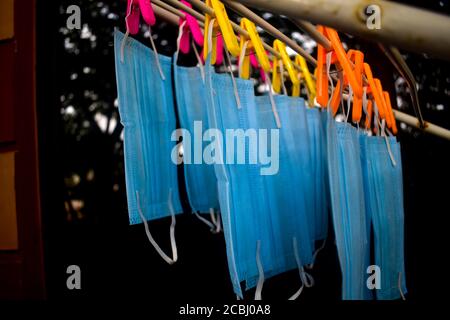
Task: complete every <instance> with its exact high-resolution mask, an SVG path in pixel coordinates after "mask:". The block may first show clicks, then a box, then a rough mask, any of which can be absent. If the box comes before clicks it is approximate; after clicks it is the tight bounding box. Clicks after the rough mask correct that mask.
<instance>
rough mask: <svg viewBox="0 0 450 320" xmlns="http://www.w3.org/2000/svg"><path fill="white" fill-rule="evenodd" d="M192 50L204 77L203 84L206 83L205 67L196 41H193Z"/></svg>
mask: <svg viewBox="0 0 450 320" xmlns="http://www.w3.org/2000/svg"><path fill="white" fill-rule="evenodd" d="M192 48H193V49H194V53H195V57H196V58H197V61H198V67H199V68H200V74H201V75H202V80H203V83H205V67H204V66H203V62H202V59H200V55H199V54H198V51H197V46H196V45H195V42H194V40H192Z"/></svg>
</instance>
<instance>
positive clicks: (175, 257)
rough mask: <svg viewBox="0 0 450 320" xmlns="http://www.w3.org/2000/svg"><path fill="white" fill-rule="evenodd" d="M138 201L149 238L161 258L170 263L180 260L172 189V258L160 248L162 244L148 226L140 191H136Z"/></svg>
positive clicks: (170, 202)
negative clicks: (156, 239) (141, 203)
mask: <svg viewBox="0 0 450 320" xmlns="http://www.w3.org/2000/svg"><path fill="white" fill-rule="evenodd" d="M136 201H137V205H138V212H139V215H140V217H141V219H142V222H143V223H144V227H145V233H146V234H147V238H148V240H149V241H150V243H151V244H152V245H153V247H154V248H155V250H156V252H158V254H159V255H160V256H161V258H163V259H164V261H165V262H167V263H168V264H174V263H175V262H177V260H178V251H177V243H176V241H175V225H176V219H175V210H174V209H173V205H172V189H169V199H168V206H169V211H170V214H171V216H172V223H171V224H170V246H171V248H172V258H170V257H169V256H167V255H166V254H165V253H164V251H162V249H161V248H160V246H159V245H158V244H157V243H156V241H155V239H153V237H152V234H151V233H150V229H149V227H148V223H147V219H146V218H145V216H144V214H143V213H142V210H141V206H140V200H139V191H136Z"/></svg>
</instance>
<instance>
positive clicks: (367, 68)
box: [364, 63, 386, 119]
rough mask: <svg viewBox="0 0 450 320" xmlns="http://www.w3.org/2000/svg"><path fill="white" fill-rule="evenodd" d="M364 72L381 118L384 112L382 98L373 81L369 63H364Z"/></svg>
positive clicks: (384, 115) (384, 116) (383, 116)
mask: <svg viewBox="0 0 450 320" xmlns="http://www.w3.org/2000/svg"><path fill="white" fill-rule="evenodd" d="M364 74H365V75H366V78H367V82H369V87H370V90H371V92H372V95H373V97H374V99H375V103H376V105H377V108H378V113H379V115H380V117H381V118H383V119H385V118H386V114H385V113H384V108H383V107H384V100H383V98H382V93H381V92H380V91H379V90H378V87H377V85H376V83H375V80H374V78H373V75H372V69H371V68H370V66H369V64H367V63H364Z"/></svg>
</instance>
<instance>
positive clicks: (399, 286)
mask: <svg viewBox="0 0 450 320" xmlns="http://www.w3.org/2000/svg"><path fill="white" fill-rule="evenodd" d="M398 291H400V296H401V297H402V300H406V298H405V295H404V293H403V290H402V272H401V271H400V272H399V273H398Z"/></svg>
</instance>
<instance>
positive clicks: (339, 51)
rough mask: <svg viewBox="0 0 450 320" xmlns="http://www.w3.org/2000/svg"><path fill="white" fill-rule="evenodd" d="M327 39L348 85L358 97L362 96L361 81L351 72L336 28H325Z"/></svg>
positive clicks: (350, 66)
mask: <svg viewBox="0 0 450 320" xmlns="http://www.w3.org/2000/svg"><path fill="white" fill-rule="evenodd" d="M325 30H326V33H327V36H328V39H329V40H330V42H331V45H332V47H333V51H334V52H335V53H336V56H337V59H338V61H339V64H340V65H341V67H342V68H343V70H344V73H345V74H346V75H347V78H348V81H349V83H350V85H351V86H352V89H353V93H354V94H355V95H356V96H357V97H358V98H362V94H363V91H362V83H360V82H359V81H357V79H356V75H355V73H354V72H353V68H352V65H351V63H350V60H349V58H348V57H347V54H346V52H345V50H344V47H343V46H342V43H341V40H340V39H339V35H338V33H337V31H336V30H334V29H332V28H328V27H326V28H325Z"/></svg>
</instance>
